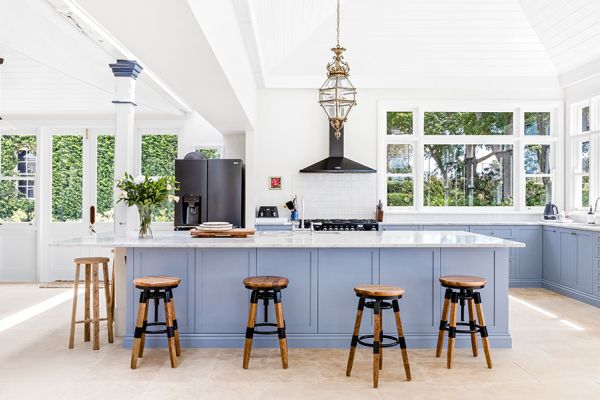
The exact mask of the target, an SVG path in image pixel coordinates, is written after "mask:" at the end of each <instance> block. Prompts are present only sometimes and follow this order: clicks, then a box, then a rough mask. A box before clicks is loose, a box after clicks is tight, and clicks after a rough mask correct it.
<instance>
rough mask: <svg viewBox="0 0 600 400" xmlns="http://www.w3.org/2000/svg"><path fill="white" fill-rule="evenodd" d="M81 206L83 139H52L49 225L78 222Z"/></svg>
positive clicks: (57, 137)
mask: <svg viewBox="0 0 600 400" xmlns="http://www.w3.org/2000/svg"><path fill="white" fill-rule="evenodd" d="M82 207H83V136H81V135H54V136H52V222H80V221H81V220H82Z"/></svg>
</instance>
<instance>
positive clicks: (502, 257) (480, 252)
mask: <svg viewBox="0 0 600 400" xmlns="http://www.w3.org/2000/svg"><path fill="white" fill-rule="evenodd" d="M508 254H509V249H508V248H491V249H490V248H480V249H478V248H470V249H455V248H452V249H449V248H443V249H442V250H441V256H440V265H441V269H440V272H441V275H475V276H480V277H482V278H485V279H486V280H487V284H486V286H485V288H484V289H482V290H481V291H480V293H481V298H482V299H481V300H482V303H483V310H484V313H485V320H486V325H487V327H488V331H489V333H490V342H491V344H492V346H494V347H511V345H512V343H511V338H510V334H509V331H508V272H509V271H508V269H509V263H508V258H509V257H508ZM443 292H444V288H440V295H442V296H443ZM440 307H441V304H440ZM465 309H466V307H465ZM459 311H460V307H459ZM467 316H468V313H467V312H466V311H465V317H467ZM459 319H460V315H459ZM460 339H461V340H460V342H459V343H458V344H459V345H464V344H465V343H466V340H464V339H463V338H460Z"/></svg>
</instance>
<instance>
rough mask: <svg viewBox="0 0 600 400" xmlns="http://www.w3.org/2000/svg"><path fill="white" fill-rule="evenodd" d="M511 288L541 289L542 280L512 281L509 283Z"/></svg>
mask: <svg viewBox="0 0 600 400" xmlns="http://www.w3.org/2000/svg"><path fill="white" fill-rule="evenodd" d="M508 287H509V288H541V287H542V281H541V280H540V279H511V280H509V281H508Z"/></svg>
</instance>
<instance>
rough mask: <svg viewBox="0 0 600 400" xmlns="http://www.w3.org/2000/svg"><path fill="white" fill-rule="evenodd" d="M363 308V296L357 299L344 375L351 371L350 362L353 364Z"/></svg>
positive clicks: (348, 374)
mask: <svg viewBox="0 0 600 400" xmlns="http://www.w3.org/2000/svg"><path fill="white" fill-rule="evenodd" d="M364 309H365V298H364V297H361V298H360V299H359V300H358V310H357V311H356V321H355V322H354V332H353V333H352V342H350V354H349V355H348V365H347V366H346V376H350V373H351V372H352V364H354V354H355V353H356V345H357V344H358V333H359V331H360V323H361V321H362V315H363V310H364Z"/></svg>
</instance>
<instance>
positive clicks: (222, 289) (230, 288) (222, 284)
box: [196, 249, 256, 333]
mask: <svg viewBox="0 0 600 400" xmlns="http://www.w3.org/2000/svg"><path fill="white" fill-rule="evenodd" d="M253 275H256V250H254V249H222V250H220V249H210V250H204V249H203V250H196V332H198V333H243V332H245V331H246V323H247V318H248V307H249V298H250V294H249V290H248V289H246V288H245V287H244V285H243V283H242V281H243V280H244V278H246V277H248V276H253Z"/></svg>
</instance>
